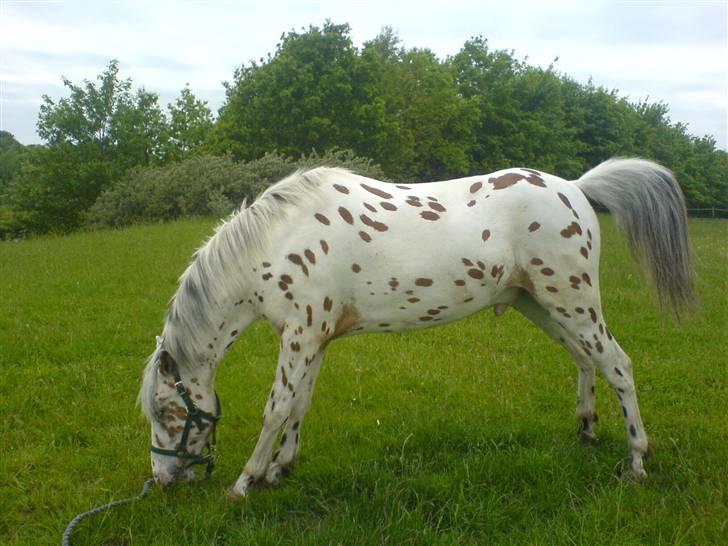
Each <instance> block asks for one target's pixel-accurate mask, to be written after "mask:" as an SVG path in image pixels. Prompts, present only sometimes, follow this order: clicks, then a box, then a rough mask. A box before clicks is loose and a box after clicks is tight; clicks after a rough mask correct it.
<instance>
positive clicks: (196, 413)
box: [151, 369, 222, 478]
mask: <svg viewBox="0 0 728 546" xmlns="http://www.w3.org/2000/svg"><path fill="white" fill-rule="evenodd" d="M174 387H175V389H177V394H179V395H180V397H181V398H182V401H183V402H184V403H185V406H186V407H187V417H186V418H185V428H184V430H183V431H182V439H181V440H180V442H179V444H177V446H176V449H162V448H161V447H157V446H155V445H154V444H152V446H151V450H152V453H157V454H159V455H167V456H169V457H178V458H179V459H181V460H182V462H183V463H184V465H183V466H181V467H179V469H178V470H177V472H178V473H179V472H182V471H184V470H186V469H188V468H190V467H191V466H193V465H197V464H207V468H206V470H205V477H206V478H209V477H210V475H211V474H212V471H213V469H214V468H215V446H216V444H217V437H216V435H215V428H216V426H217V422H218V420H219V419H220V417H222V407H221V406H220V397H219V396H218V395H217V392H216V393H215V413H216V415H213V414H212V413H208V412H206V411H203V410H201V409H200V408H198V407H197V404H195V403H194V402H193V400H192V398H190V395H189V394H187V389H186V388H185V385H184V383H183V382H182V378H181V377H180V375H179V371H177V370H176V369H175V370H174ZM203 421H209V423H210V427H211V430H210V434H209V435H208V436H207V441H206V442H205V447H204V449H206V450H207V455H203V454H202V453H200V454H199V455H195V454H194V453H190V452H189V451H188V450H187V440H188V439H189V435H190V430H191V429H192V425H193V424H194V425H195V426H196V427H197V430H198V431H199V432H200V433H202V432H203V431H204V430H205V427H204V423H203Z"/></svg>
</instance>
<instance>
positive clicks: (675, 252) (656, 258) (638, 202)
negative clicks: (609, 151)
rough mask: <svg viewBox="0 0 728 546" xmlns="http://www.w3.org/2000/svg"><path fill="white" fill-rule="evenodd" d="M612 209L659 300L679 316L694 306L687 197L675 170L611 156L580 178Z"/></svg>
mask: <svg viewBox="0 0 728 546" xmlns="http://www.w3.org/2000/svg"><path fill="white" fill-rule="evenodd" d="M575 184H576V186H577V187H578V188H579V189H580V190H581V191H583V192H584V194H586V196H587V197H588V198H589V199H591V200H593V201H596V202H597V203H600V204H602V205H604V206H605V207H607V208H608V209H609V211H610V212H611V213H612V214H614V216H615V217H616V220H617V225H618V226H619V227H620V228H621V229H622V230H623V231H624V232H625V233H626V235H627V238H628V240H629V246H630V250H631V251H632V254H633V256H635V258H636V259H637V261H638V262H639V263H640V264H641V265H642V267H643V268H644V269H646V270H647V273H648V276H649V278H650V280H651V281H652V283H653V284H654V286H655V288H656V289H657V296H658V300H659V302H660V308H661V309H663V310H664V308H665V307H669V308H670V309H671V310H672V312H673V313H674V315H675V317H676V318H677V319H678V320H679V319H680V315H681V313H683V312H684V311H690V310H691V309H693V308H694V306H695V301H696V296H695V288H694V286H693V275H694V274H693V267H692V263H691V259H690V243H689V241H688V233H687V212H686V210H685V199H684V197H683V194H682V191H681V190H680V186H679V185H678V183H677V180H675V177H674V176H673V174H672V172H670V171H669V170H668V169H666V168H665V167H663V166H661V165H658V164H657V163H653V162H651V161H647V160H644V159H636V158H635V159H610V160H609V161H605V162H604V163H602V164H600V165H597V166H596V167H595V168H593V169H592V170H590V171H589V172H587V173H586V174H585V175H584V176H582V177H581V178H580V179H579V180H577V181H576V182H575Z"/></svg>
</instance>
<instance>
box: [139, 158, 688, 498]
mask: <svg viewBox="0 0 728 546" xmlns="http://www.w3.org/2000/svg"><path fill="white" fill-rule="evenodd" d="M589 199H591V200H593V201H595V202H598V203H601V204H602V205H604V206H606V207H607V208H608V209H610V211H611V212H612V213H613V214H614V215H615V217H616V219H617V221H618V223H619V225H620V226H621V227H622V228H623V229H624V231H625V232H626V234H627V237H628V240H629V243H630V246H631V248H632V250H633V251H634V253H635V255H636V256H637V258H638V259H639V261H640V262H641V264H642V265H643V266H644V268H645V269H646V271H647V273H648V276H649V277H650V278H651V280H652V281H653V284H654V285H655V287H656V289H657V294H658V297H659V300H660V303H661V304H663V305H662V306H663V307H669V308H671V309H672V310H673V311H674V312H675V313H676V314H678V313H679V312H680V311H681V310H683V309H685V308H688V307H690V305H691V303H692V302H693V298H694V292H693V283H692V276H693V273H692V266H691V263H690V250H689V244H688V239H687V229H686V225H687V220H686V213H685V204H684V199H683V196H682V193H681V191H680V188H679V186H678V184H677V182H676V181H675V179H674V177H673V175H672V174H671V173H670V171H669V170H667V169H665V168H663V167H661V166H659V165H657V164H655V163H652V162H649V161H646V160H642V159H613V160H610V161H607V162H605V163H602V164H601V165H598V166H597V167H596V168H594V169H592V170H591V171H589V172H587V173H586V174H585V175H584V176H582V177H581V178H580V179H579V180H576V181H567V180H563V179H561V178H558V177H556V176H553V175H549V174H546V173H543V172H539V171H536V170H532V169H522V168H519V169H508V170H502V171H498V172H495V173H493V174H489V175H483V176H474V177H468V178H461V179H457V180H449V181H445V182H431V183H420V184H405V185H402V184H392V183H384V182H380V181H376V180H372V179H369V178H364V177H362V176H358V175H356V174H353V173H351V172H349V171H346V170H342V169H332V168H323V167H322V168H317V169H313V170H308V171H298V172H296V173H294V174H293V175H291V176H289V177H288V178H286V179H284V180H282V181H280V182H278V183H277V184H275V185H273V186H271V187H270V188H268V189H267V190H266V191H265V192H264V193H263V194H262V195H261V196H260V197H258V199H257V200H256V201H255V202H254V203H252V204H251V205H250V206H247V207H246V206H245V205H243V207H242V208H241V210H240V211H239V212H237V213H236V214H234V215H233V216H231V217H230V218H229V219H228V220H227V222H225V223H223V224H222V225H221V226H220V227H219V228H218V229H217V231H216V233H215V234H214V236H213V237H212V238H211V239H210V240H209V241H208V242H207V243H206V244H205V245H204V246H203V247H202V248H201V249H199V250H198V251H197V253H196V254H195V257H194V259H193V261H192V263H191V264H190V266H189V267H188V268H187V270H186V271H185V273H184V274H183V275H182V277H181V279H180V285H179V288H178V290H177V293H176V294H175V296H174V298H173V299H172V301H171V303H170V306H169V310H168V314H167V317H166V320H165V324H164V329H163V333H162V336H161V337H160V338H158V345H157V349H156V351H155V352H154V354H153V355H152V356H151V358H150V360H149V363H148V364H147V366H146V370H145V373H144V378H143V384H142V388H141V392H140V400H141V403H142V406H143V409H144V411H145V413H146V414H147V415H148V416H149V417H150V419H151V424H152V469H153V472H154V476H155V478H156V480H157V481H158V482H159V483H161V484H163V485H168V484H171V483H173V482H175V481H176V480H178V479H180V478H188V479H189V478H191V477H192V475H193V471H192V470H191V468H190V465H192V464H196V463H204V462H207V463H208V464H211V462H212V459H213V456H203V455H202V451H203V449H204V447H205V446H206V445H207V446H208V447H209V443H210V438H211V437H213V436H214V429H215V424H216V421H217V418H218V417H219V413H220V411H219V403H218V400H217V396H216V394H215V391H214V383H215V374H216V371H217V366H218V363H219V362H220V361H221V359H222V358H223V356H224V355H225V353H226V352H227V351H228V350H229V349H230V347H231V346H232V345H233V343H235V341H236V340H237V339H238V338H239V336H240V335H241V334H242V333H243V332H244V331H245V329H246V328H247V327H248V326H250V324H251V323H252V322H253V321H255V320H256V319H258V318H264V319H266V320H267V321H268V322H269V323H270V324H271V325H272V326H273V328H274V329H275V330H276V331H277V333H278V334H279V335H280V352H279V355H278V364H277V366H276V375H275V380H274V381H273V387H272V389H271V391H270V396H269V397H268V400H267V402H266V405H265V410H264V418H263V429H262V432H261V434H260V438H259V440H258V442H257V445H256V446H255V449H254V451H253V454H252V456H251V457H250V459H249V460H248V462H247V464H246V465H245V467H244V470H243V472H242V474H241V475H240V477H239V478H238V480H237V482H236V483H235V484H234V486H233V487H232V489H231V490H230V491H229V494H230V496H231V497H233V498H240V497H242V496H244V495H246V494H247V493H248V491H249V489H250V487H251V485H253V484H255V483H256V482H258V481H262V480H265V481H266V482H268V483H275V482H277V481H278V479H279V477H280V475H281V474H282V473H284V472H285V471H287V470H288V469H289V468H290V467H291V466H292V465H293V463H294V461H295V458H296V453H297V451H298V447H299V443H300V434H301V426H302V423H303V418H304V416H305V415H306V411H307V410H308V408H309V405H310V403H311V396H312V393H313V389H314V386H315V384H316V378H317V376H318V373H319V370H320V368H321V362H322V359H323V355H324V350H325V348H326V346H327V345H328V343H329V342H330V341H332V340H334V339H336V338H339V337H343V336H349V335H354V334H359V333H364V332H401V331H404V330H412V329H417V328H426V327H429V326H435V325H438V324H445V323H448V322H452V321H454V320H458V319H461V318H463V317H465V316H467V315H470V314H472V313H475V312H476V311H479V310H481V309H484V308H487V307H494V308H495V314H496V315H501V314H502V313H503V312H505V310H506V309H507V308H508V307H509V306H510V307H513V308H515V309H517V310H518V311H520V312H521V313H523V314H524V315H525V316H526V317H527V318H528V319H530V320H531V321H533V322H534V323H535V324H537V325H538V326H539V327H541V329H542V330H543V331H544V332H546V334H547V335H548V336H550V337H551V338H553V339H554V340H555V341H557V342H558V343H560V344H561V345H562V346H563V347H564V348H565V349H566V350H567V351H568V352H569V353H571V355H572V357H573V358H574V360H575V362H576V365H577V368H578V371H579V381H578V398H577V408H576V414H577V417H578V421H579V423H580V433H581V436H582V437H583V438H584V439H587V440H590V439H594V438H595V435H594V424H595V422H596V420H597V416H596V413H595V410H594V403H595V399H594V381H595V369H596V368H599V370H600V371H601V373H602V374H603V375H604V376H605V377H606V379H607V380H608V381H609V383H610V384H611V386H612V387H613V388H614V390H615V392H616V395H617V397H618V398H619V401H620V403H621V406H622V412H623V414H624V423H625V428H626V433H627V439H628V441H629V447H630V451H631V458H630V459H631V467H630V468H631V473H632V474H633V475H634V476H635V477H636V478H644V477H645V476H646V473H645V470H644V467H643V461H642V460H643V457H644V456H645V454H646V453H647V435H646V434H645V429H644V427H643V425H642V419H641V418H640V411H639V407H638V405H637V397H636V393H635V386H634V382H633V379H632V363H631V361H630V359H629V357H628V356H627V355H626V354H625V353H624V351H623V350H622V349H621V348H620V346H619V344H618V343H617V341H616V339H615V337H614V335H613V334H612V333H611V332H610V331H609V329H608V328H607V325H606V323H605V321H604V317H603V315H602V306H601V301H600V294H599V252H600V231H599V223H598V221H597V216H596V214H595V212H594V209H593V208H592V206H591V205H590V203H589ZM284 426H285V430H284V433H283V435H282V436H281V439H280V442H279V446H278V449H277V451H275V453H274V452H273V449H274V447H275V446H274V444H275V443H276V438H277V436H278V434H279V432H280V430H281V428H282V427H284Z"/></svg>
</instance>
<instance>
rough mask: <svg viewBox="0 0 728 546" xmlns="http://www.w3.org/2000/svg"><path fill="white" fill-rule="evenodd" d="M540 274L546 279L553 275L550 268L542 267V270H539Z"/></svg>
mask: <svg viewBox="0 0 728 546" xmlns="http://www.w3.org/2000/svg"><path fill="white" fill-rule="evenodd" d="M541 274H542V275H546V276H547V277H550V276H551V275H553V274H554V270H553V269H551V268H550V267H544V268H543V269H541Z"/></svg>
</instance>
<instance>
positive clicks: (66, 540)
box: [62, 478, 154, 546]
mask: <svg viewBox="0 0 728 546" xmlns="http://www.w3.org/2000/svg"><path fill="white" fill-rule="evenodd" d="M152 485H154V478H149V479H148V480H147V481H145V482H144V485H143V486H142V490H141V492H140V493H139V494H138V495H137V496H136V497H129V498H128V499H121V500H117V501H113V502H110V503H108V504H104V505H103V506H99V507H97V508H94V509H93V510H89V511H88V512H84V513H83V514H79V515H77V516H76V517H75V518H73V519H72V520H71V523H69V524H68V527H66V531H65V532H64V533H63V543H62V546H70V544H71V533H73V530H74V529H75V528H76V526H77V525H78V524H79V523H81V522H82V521H83V520H84V519H86V518H87V517H90V516H93V515H94V514H98V513H99V512H104V511H106V510H108V509H110V508H114V507H115V506H121V505H122V504H127V503H130V502H133V501H135V500H142V499H143V498H144V497H146V496H147V494H148V493H149V489H150V488H151V487H152Z"/></svg>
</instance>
